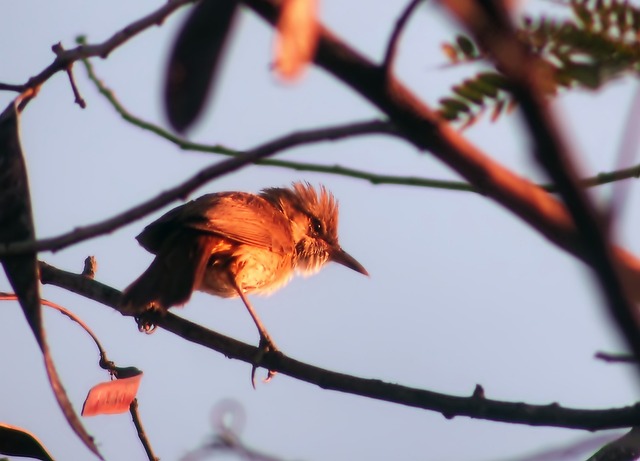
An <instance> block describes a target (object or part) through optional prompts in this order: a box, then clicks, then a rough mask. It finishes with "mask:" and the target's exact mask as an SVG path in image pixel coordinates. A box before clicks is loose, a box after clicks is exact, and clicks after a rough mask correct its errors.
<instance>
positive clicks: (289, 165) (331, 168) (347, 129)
mask: <svg viewBox="0 0 640 461" xmlns="http://www.w3.org/2000/svg"><path fill="white" fill-rule="evenodd" d="M82 63H83V64H84V65H85V67H86V70H87V75H88V76H89V79H90V80H91V81H92V82H93V83H94V84H95V86H96V88H97V89H98V91H99V92H100V94H102V95H103V96H104V97H105V99H106V100H107V102H109V104H111V106H112V107H113V108H114V109H115V111H116V112H117V113H118V114H119V115H120V116H121V117H122V118H123V119H124V120H125V121H127V122H129V123H131V124H132V125H134V126H137V127H138V128H141V129H143V130H146V131H149V132H151V133H154V134H156V135H158V136H160V137H161V138H163V139H166V140H167V141H169V142H171V143H172V144H174V145H176V146H177V147H179V148H180V149H182V150H185V151H191V152H204V153H210V154H220V155H226V156H231V157H235V156H238V155H243V154H244V152H243V151H240V150H235V149H230V148H228V147H224V146H221V145H211V144H201V143H196V142H192V141H189V140H188V139H186V138H182V137H180V136H176V135H174V134H173V133H171V132H169V131H168V130H165V129H164V128H162V127H161V126H159V125H155V124H153V123H151V122H149V121H147V120H143V119H141V118H140V117H137V116H136V115H134V114H133V113H131V111H129V110H128V109H127V108H126V107H124V106H123V105H122V103H121V102H120V101H119V100H118V98H117V97H116V96H115V94H114V93H113V91H112V90H111V89H109V88H108V87H107V86H106V85H105V84H104V82H103V81H102V80H101V79H100V78H99V77H98V76H97V75H96V73H95V69H94V67H93V65H92V64H91V62H90V61H89V60H86V59H85V60H83V61H82ZM323 129H324V130H327V133H329V132H330V131H333V133H334V136H333V137H327V139H326V140H327V141H335V140H338V139H342V138H345V137H347V136H359V135H367V134H387V135H392V136H397V137H402V136H401V133H400V132H399V131H398V130H397V128H395V126H394V125H393V124H392V123H391V122H388V121H383V120H377V119H375V120H370V121H369V120H365V121H362V122H354V123H349V124H345V125H336V126H334V127H326V128H323ZM323 141H325V140H324V139H323ZM255 164H256V165H263V166H271V167H277V168H286V169H291V170H296V171H309V172H314V173H325V174H333V175H338V176H346V177H350V178H355V179H362V180H365V181H368V182H370V183H371V184H375V185H381V184H389V185H399V186H412V187H426V188H432V189H445V190H451V191H465V192H476V193H478V192H480V191H479V190H478V188H476V187H474V186H473V185H471V184H469V183H466V182H462V181H450V180H444V179H432V178H424V177H417V176H393V175H383V174H377V173H373V172H369V171H364V170H359V169H355V168H348V167H344V166H340V165H322V164H318V163H307V162H294V161H289V160H278V159H264V160H259V161H257V162H255ZM638 177H640V165H636V166H633V167H630V168H625V169H622V170H617V171H610V172H602V173H598V174H597V175H595V176H591V177H589V178H585V179H582V180H581V181H580V184H581V186H582V187H596V186H600V185H603V184H609V183H612V182H615V181H621V180H624V179H631V178H635V179H637V178H638ZM539 187H540V188H542V189H544V190H546V191H548V192H557V187H555V186H554V185H553V184H540V185H539Z"/></svg>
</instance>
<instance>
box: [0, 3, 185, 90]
mask: <svg viewBox="0 0 640 461" xmlns="http://www.w3.org/2000/svg"><path fill="white" fill-rule="evenodd" d="M193 1H195V0H169V1H168V2H166V3H165V4H163V6H162V7H160V8H158V9H157V10H156V11H154V12H153V13H151V14H148V15H147V16H144V17H143V18H140V19H138V20H137V21H134V22H132V23H131V24H129V25H127V26H125V27H123V28H122V29H120V30H119V31H118V32H116V33H115V34H113V35H112V36H111V37H109V38H108V39H107V40H105V41H104V42H102V43H97V44H94V45H80V46H78V47H76V48H72V49H70V50H62V51H61V52H60V53H58V54H56V58H55V59H54V60H53V62H52V63H51V64H50V65H49V66H47V67H46V68H45V69H43V70H42V71H41V72H40V73H39V74H37V75H35V76H33V77H31V78H30V79H29V80H28V81H27V82H26V83H24V84H22V85H11V84H7V83H0V90H6V91H17V92H19V93H23V92H25V91H27V90H29V89H34V88H37V87H39V86H40V85H42V84H43V83H44V82H46V81H47V80H48V79H49V78H50V77H51V76H52V75H54V74H56V73H57V72H59V71H62V70H65V71H66V70H67V69H68V68H69V66H70V65H71V64H73V63H74V62H76V61H78V60H80V59H83V58H90V57H95V56H99V57H101V58H103V59H104V58H107V57H108V56H109V54H110V53H111V52H112V51H113V50H115V49H116V48H117V47H119V46H120V45H122V44H123V43H125V42H126V41H127V40H129V39H130V38H132V37H134V36H135V35H137V34H139V33H140V32H142V31H144V30H146V29H148V28H149V27H151V26H154V25H160V24H162V23H163V22H164V20H165V19H166V18H167V16H169V15H170V14H171V13H173V12H174V11H175V10H177V9H178V8H180V7H181V6H183V5H186V4H188V3H192V2H193Z"/></svg>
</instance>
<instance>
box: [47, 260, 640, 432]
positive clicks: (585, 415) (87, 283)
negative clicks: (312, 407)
mask: <svg viewBox="0 0 640 461" xmlns="http://www.w3.org/2000/svg"><path fill="white" fill-rule="evenodd" d="M40 275H41V281H42V283H43V284H52V285H55V286H58V287H61V288H64V289H66V290H69V291H72V292H74V293H77V294H79V295H81V296H84V297H87V298H89V299H93V300H94V301H97V302H99V303H102V304H105V305H107V306H110V307H112V308H114V309H116V310H118V309H119V308H118V306H119V303H120V299H121V297H122V293H121V292H120V291H118V290H116V289H114V288H111V287H109V286H107V285H104V284H102V283H100V282H96V281H95V280H91V279H88V278H87V277H83V276H82V275H78V274H73V273H70V272H66V271H62V270H60V269H57V268H55V267H53V266H50V265H48V264H46V263H42V262H41V263H40ZM154 323H156V325H157V326H158V327H161V328H164V329H165V330H167V331H171V332H172V333H174V334H176V335H178V336H180V337H182V338H184V339H186V340H188V341H191V342H194V343H196V344H200V345H202V346H205V347H207V348H209V349H213V350H215V351H218V352H220V353H222V354H224V355H225V356H226V357H229V358H232V359H237V360H242V361H244V362H246V363H248V364H253V363H254V362H255V359H256V357H257V356H258V348H256V347H253V346H250V345H248V344H245V343H242V342H240V341H236V340H234V339H232V338H229V337H227V336H224V335H221V334H219V333H216V332H214V331H212V330H209V329H207V328H204V327H202V326H200V325H197V324H195V323H192V322H190V321H188V320H185V319H183V318H181V317H178V316H176V315H174V314H172V313H171V312H167V313H166V314H165V315H162V316H158V317H157V318H154ZM261 357H262V358H261V359H260V361H259V363H258V365H259V366H261V367H263V368H265V369H269V370H275V371H277V372H278V373H282V374H284V375H288V376H291V377H294V378H297V379H299V380H301V381H306V382H308V383H312V384H316V385H317V386H320V387H321V388H323V389H332V390H335V391H340V392H345V393H349V394H355V395H361V396H364V397H369V398H372V399H377V400H383V401H387V402H393V403H398V404H401V405H407V406H410V407H416V408H422V409H426V410H431V411H436V412H439V413H442V414H443V415H444V416H445V417H446V418H453V417H455V416H468V417H470V418H477V419H485V420H491V421H502V422H509V423H515V424H527V425H532V426H553V427H566V428H573V429H586V430H600V429H614V428H622V427H630V426H634V425H640V405H631V406H628V407H622V408H612V409H607V410H581V409H572V408H565V407H562V406H560V405H558V404H556V403H553V404H550V405H530V404H526V403H513V402H504V401H499V400H492V399H487V398H485V397H482V396H478V395H475V396H474V395H472V396H470V397H458V396H453V395H447V394H442V393H438V392H432V391H427V390H423V389H416V388H411V387H407V386H401V385H398V384H391V383H386V382H383V381H380V380H378V379H364V378H358V377H356V376H350V375H347V374H344V373H337V372H334V371H330V370H326V369H323V368H319V367H316V366H313V365H309V364H306V363H303V362H300V361H297V360H294V359H292V358H289V357H287V356H285V355H284V354H282V353H281V352H267V353H265V354H262V355H261Z"/></svg>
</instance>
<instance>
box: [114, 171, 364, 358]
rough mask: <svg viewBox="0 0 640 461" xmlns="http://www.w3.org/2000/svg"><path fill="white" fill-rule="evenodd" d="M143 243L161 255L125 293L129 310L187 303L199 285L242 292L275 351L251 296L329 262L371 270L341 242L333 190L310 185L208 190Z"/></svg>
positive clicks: (153, 228) (141, 238) (228, 293)
mask: <svg viewBox="0 0 640 461" xmlns="http://www.w3.org/2000/svg"><path fill="white" fill-rule="evenodd" d="M137 240H138V242H140V244H141V245H142V246H143V247H144V248H145V249H146V250H148V251H149V252H151V253H153V254H155V255H156V258H155V259H154V261H153V262H152V263H151V265H150V266H149V268H148V269H147V270H146V271H145V272H144V273H143V274H142V275H141V276H140V277H139V278H138V279H137V280H136V281H135V282H133V283H132V284H131V285H130V286H129V287H128V288H127V289H126V290H125V291H124V294H123V297H122V306H123V308H124V309H125V310H126V311H128V312H131V313H138V314H143V313H144V312H145V311H146V310H148V309H154V308H155V309H168V308H170V307H172V306H176V305H180V304H184V303H185V302H187V301H188V300H189V298H190V297H191V293H192V292H193V291H194V290H199V291H204V292H206V293H209V294H213V295H216V296H221V297H223V298H230V297H235V296H240V297H241V298H242V301H243V302H244V304H245V306H246V307H247V309H248V310H249V314H251V317H252V318H253V321H254V322H255V324H256V326H257V327H258V331H259V332H260V342H261V344H262V345H263V346H267V347H268V348H270V349H272V350H276V348H275V345H274V343H273V341H272V340H271V338H270V337H269V334H268V333H267V331H266V329H265V328H264V326H263V325H262V322H261V321H260V319H259V317H258V316H257V314H256V313H255V311H254V309H253V307H252V306H251V304H250V303H249V301H248V299H247V297H246V296H245V294H247V293H269V292H273V291H275V290H277V289H279V288H281V287H282V286H283V285H285V284H286V283H287V282H288V281H289V280H290V279H291V277H292V276H293V275H294V273H295V272H300V273H302V274H313V273H315V272H317V271H318V270H320V269H321V268H322V266H324V264H325V263H326V262H328V261H335V262H337V263H340V264H342V265H344V266H346V267H348V268H350V269H353V270H355V271H356V272H360V273H361V274H364V275H368V273H367V271H366V270H365V268H364V267H363V266H362V265H361V264H360V263H359V262H358V261H356V260H355V259H354V258H353V257H352V256H350V255H349V254H348V253H347V252H345V251H344V250H343V249H342V248H341V247H340V245H339V243H338V204H337V202H336V200H335V199H334V197H333V195H332V194H331V193H330V192H329V191H328V190H327V189H326V188H325V187H324V186H321V187H320V190H319V191H316V190H315V189H314V188H313V187H312V186H311V185H310V184H308V183H300V182H296V183H294V184H293V185H292V187H290V188H279V187H276V188H269V189H264V190H263V191H261V192H260V193H259V194H251V193H247V192H219V193H215V194H208V195H204V196H202V197H200V198H198V199H196V200H193V201H191V202H188V203H186V204H184V205H181V206H179V207H177V208H174V209H173V210H171V211H169V212H168V213H166V214H165V215H164V216H162V217H161V218H160V219H158V220H157V221H155V222H153V223H152V224H150V225H149V226H147V227H146V228H145V229H144V230H143V231H142V233H141V234H140V235H138V237H137Z"/></svg>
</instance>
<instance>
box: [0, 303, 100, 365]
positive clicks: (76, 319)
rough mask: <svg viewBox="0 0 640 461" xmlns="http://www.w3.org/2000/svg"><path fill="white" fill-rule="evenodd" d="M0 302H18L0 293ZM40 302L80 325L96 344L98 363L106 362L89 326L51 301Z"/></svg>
mask: <svg viewBox="0 0 640 461" xmlns="http://www.w3.org/2000/svg"><path fill="white" fill-rule="evenodd" d="M0 300H2V301H18V297H17V296H16V295H15V294H14V293H2V292H0ZM40 302H41V303H42V304H43V305H45V306H48V307H51V308H52V309H55V310H57V311H58V312H60V313H62V314H64V315H66V316H67V317H69V318H70V319H71V320H73V321H74V322H76V323H77V324H78V325H80V327H82V329H83V330H84V331H86V332H87V334H88V335H89V336H91V339H93V342H94V343H95V344H96V347H97V348H98V352H99V353H100V362H108V360H107V353H106V352H105V350H104V348H103V347H102V344H100V340H99V339H98V337H97V336H96V335H95V333H94V332H93V331H92V330H91V328H89V325H87V324H86V323H84V321H83V320H82V319H81V318H80V317H78V316H77V315H75V314H74V313H73V312H71V311H70V310H69V309H67V308H65V307H63V306H61V305H59V304H56V303H54V302H52V301H48V300H46V299H41V300H40Z"/></svg>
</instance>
